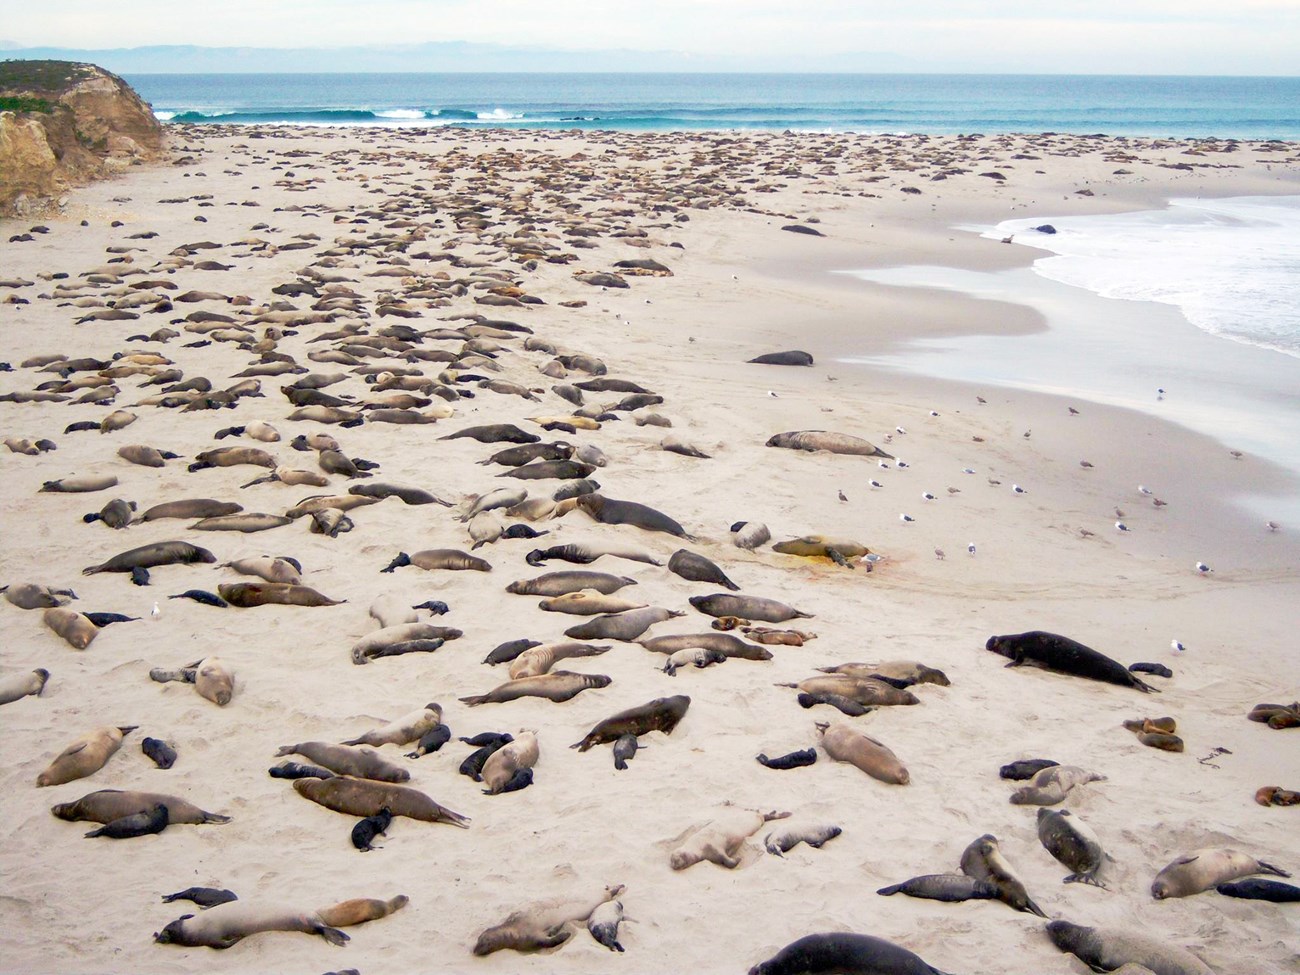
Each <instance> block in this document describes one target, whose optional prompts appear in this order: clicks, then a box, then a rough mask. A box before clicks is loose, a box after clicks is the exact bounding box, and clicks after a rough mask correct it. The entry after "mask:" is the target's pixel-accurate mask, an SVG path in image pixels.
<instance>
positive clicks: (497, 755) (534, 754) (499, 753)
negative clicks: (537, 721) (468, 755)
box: [479, 731, 540, 796]
mask: <svg viewBox="0 0 1300 975" xmlns="http://www.w3.org/2000/svg"><path fill="white" fill-rule="evenodd" d="M539 754H540V750H539V748H538V745H537V735H536V734H535V733H534V732H531V731H525V732H521V733H520V735H519V737H518V738H516V739H515V740H514V741H512V742H508V743H507V744H505V745H503V746H501V747H500V748H498V749H497V750H496V751H495V752H493V753H492V754H491V755H489V756H488V759H487V761H486V762H484V763H483V771H482V772H481V773H480V776H479V778H480V779H481V780H482V782H483V784H484V785H486V786H487V788H486V789H484V790H483V791H484V793H485V794H487V795H489V796H495V795H499V794H500V793H502V792H505V791H507V790H506V786H507V785H508V784H509V783H510V781H511V779H513V778H514V777H515V775H516V774H517V773H519V772H522V771H525V770H528V771H531V770H532V768H533V766H535V765H536V764H537V759H538V756H539Z"/></svg>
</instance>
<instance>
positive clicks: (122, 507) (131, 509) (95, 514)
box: [81, 498, 135, 529]
mask: <svg viewBox="0 0 1300 975" xmlns="http://www.w3.org/2000/svg"><path fill="white" fill-rule="evenodd" d="M134 517H135V502H134V501H123V500H122V499H121V498H114V499H113V500H112V501H110V502H108V504H106V505H104V507H102V508H100V509H99V510H98V511H92V512H91V513H90V514H88V515H82V516H81V520H82V521H83V522H84V523H85V524H87V525H89V524H92V523H94V522H96V521H101V522H103V523H104V524H105V525H107V526H108V527H109V528H114V529H118V528H125V527H127V526H128V525H129V524H131V519H133V518H134Z"/></svg>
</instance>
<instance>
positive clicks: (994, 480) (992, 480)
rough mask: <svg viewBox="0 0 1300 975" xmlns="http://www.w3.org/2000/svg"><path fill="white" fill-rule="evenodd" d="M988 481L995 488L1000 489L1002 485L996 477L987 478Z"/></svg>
mask: <svg viewBox="0 0 1300 975" xmlns="http://www.w3.org/2000/svg"><path fill="white" fill-rule="evenodd" d="M986 480H987V481H988V482H989V483H990V484H992V485H993V486H994V487H998V486H999V485H1001V484H1002V482H1001V481H999V480H998V479H997V478H995V477H990V478H986Z"/></svg>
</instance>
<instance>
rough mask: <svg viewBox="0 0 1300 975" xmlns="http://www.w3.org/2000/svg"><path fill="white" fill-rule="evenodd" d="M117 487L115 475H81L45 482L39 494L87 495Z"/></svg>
mask: <svg viewBox="0 0 1300 975" xmlns="http://www.w3.org/2000/svg"><path fill="white" fill-rule="evenodd" d="M116 486H117V475H116V474H81V475H79V476H76V477H65V478H61V479H60V480H57V481H46V482H45V483H44V484H42V485H41V489H40V491H39V492H37V493H39V494H89V493H91V492H92V491H107V490H108V489H109V488H111V487H116Z"/></svg>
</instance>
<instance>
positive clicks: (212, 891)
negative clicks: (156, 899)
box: [162, 887, 239, 907]
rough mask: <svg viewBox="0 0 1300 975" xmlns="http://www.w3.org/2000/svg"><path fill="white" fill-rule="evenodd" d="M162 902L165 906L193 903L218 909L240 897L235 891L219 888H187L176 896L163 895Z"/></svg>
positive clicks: (179, 891) (175, 894)
mask: <svg viewBox="0 0 1300 975" xmlns="http://www.w3.org/2000/svg"><path fill="white" fill-rule="evenodd" d="M162 900H163V903H164V904H170V903H172V902H173V901H192V902H194V903H195V904H198V905H199V907H216V906H217V905H218V904H227V903H229V902H230V901H237V900H239V897H238V895H237V894H236V893H235V892H234V891H233V890H224V889H221V888H218V887H186V888H185V889H184V890H178V891H177V892H176V893H174V894H163V899H162Z"/></svg>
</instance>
